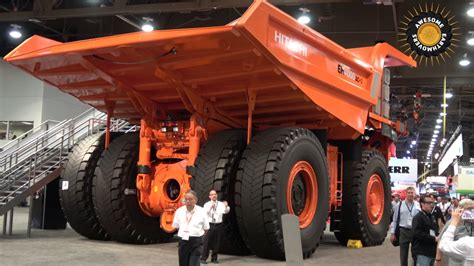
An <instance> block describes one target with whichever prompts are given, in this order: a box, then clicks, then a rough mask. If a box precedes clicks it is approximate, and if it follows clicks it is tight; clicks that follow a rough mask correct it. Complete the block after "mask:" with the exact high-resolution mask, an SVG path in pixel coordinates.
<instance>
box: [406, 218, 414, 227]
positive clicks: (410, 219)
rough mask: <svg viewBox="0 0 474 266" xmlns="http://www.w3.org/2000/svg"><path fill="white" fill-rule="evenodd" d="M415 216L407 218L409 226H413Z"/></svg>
mask: <svg viewBox="0 0 474 266" xmlns="http://www.w3.org/2000/svg"><path fill="white" fill-rule="evenodd" d="M412 220H413V218H412V217H408V219H407V225H408V227H411V222H412Z"/></svg>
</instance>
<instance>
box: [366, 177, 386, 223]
mask: <svg viewBox="0 0 474 266" xmlns="http://www.w3.org/2000/svg"><path fill="white" fill-rule="evenodd" d="M366 202H367V214H368V216H369V220H370V222H371V223H372V224H378V223H380V220H382V217H383V208H384V189H383V182H382V178H380V176H379V175H378V174H373V175H372V176H371V177H370V179H369V183H368V185H367V198H366Z"/></svg>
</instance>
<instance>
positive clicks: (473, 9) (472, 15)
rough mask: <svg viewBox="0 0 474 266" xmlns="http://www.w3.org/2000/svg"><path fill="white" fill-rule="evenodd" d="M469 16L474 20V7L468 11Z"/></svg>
mask: <svg viewBox="0 0 474 266" xmlns="http://www.w3.org/2000/svg"><path fill="white" fill-rule="evenodd" d="M467 15H468V16H470V17H473V18H474V7H471V8H469V9H468V10H467Z"/></svg>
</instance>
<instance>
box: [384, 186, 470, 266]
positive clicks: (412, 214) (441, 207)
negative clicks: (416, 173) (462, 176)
mask: <svg viewBox="0 0 474 266" xmlns="http://www.w3.org/2000/svg"><path fill="white" fill-rule="evenodd" d="M392 214H393V215H392V224H391V226H390V233H391V235H390V240H391V242H392V243H393V244H394V246H399V248H400V265H402V266H405V265H408V257H409V253H410V251H411V257H412V259H413V261H414V264H415V265H416V266H425V265H426V266H434V265H436V266H439V265H449V266H458V265H459V266H466V265H471V266H472V265H474V233H473V229H474V201H473V200H471V199H469V198H464V197H463V198H461V199H460V200H459V199H457V198H451V199H450V198H449V197H435V196H434V195H432V194H425V195H421V196H418V195H416V190H415V188H413V187H408V188H407V189H406V197H405V199H404V200H401V199H400V197H399V196H398V195H394V196H393V197H392ZM410 249H411V250H410Z"/></svg>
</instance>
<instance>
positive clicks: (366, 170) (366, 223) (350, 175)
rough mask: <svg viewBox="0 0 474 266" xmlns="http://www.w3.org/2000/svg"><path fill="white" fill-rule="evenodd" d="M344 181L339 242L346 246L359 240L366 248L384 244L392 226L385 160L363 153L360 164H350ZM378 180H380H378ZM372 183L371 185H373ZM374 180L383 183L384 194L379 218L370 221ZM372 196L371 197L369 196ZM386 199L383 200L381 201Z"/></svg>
mask: <svg viewBox="0 0 474 266" xmlns="http://www.w3.org/2000/svg"><path fill="white" fill-rule="evenodd" d="M348 164H351V168H350V169H349V168H346V169H348V170H345V171H344V173H346V174H345V175H344V180H343V197H342V206H343V207H342V225H341V229H340V232H335V236H336V238H337V240H338V241H339V242H340V243H341V244H342V245H346V244H347V241H348V239H359V240H361V241H362V244H363V245H364V246H376V245H380V244H382V243H383V241H384V240H385V237H386V236H387V230H388V227H389V225H390V208H391V204H390V201H391V195H390V175H389V173H388V169H387V162H386V160H385V158H384V157H383V156H382V155H381V154H380V153H379V152H377V151H372V150H371V151H364V152H363V153H362V160H361V161H360V162H352V163H350V162H347V163H346V165H348ZM375 176H378V177H379V178H376V177H375ZM371 180H372V181H371ZM374 180H378V181H377V182H380V188H381V189H383V191H382V192H381V193H380V195H379V197H378V201H377V202H374V203H375V204H379V205H380V206H379V208H378V209H380V210H379V214H378V215H377V218H373V217H372V218H371V215H370V211H369V208H368V207H370V205H374V204H371V203H370V202H369V201H370V200H369V198H370V195H369V198H368V197H367V192H368V186H369V184H371V183H372V182H373V181H374ZM369 194H370V193H369ZM382 198H383V200H381V199H382Z"/></svg>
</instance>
